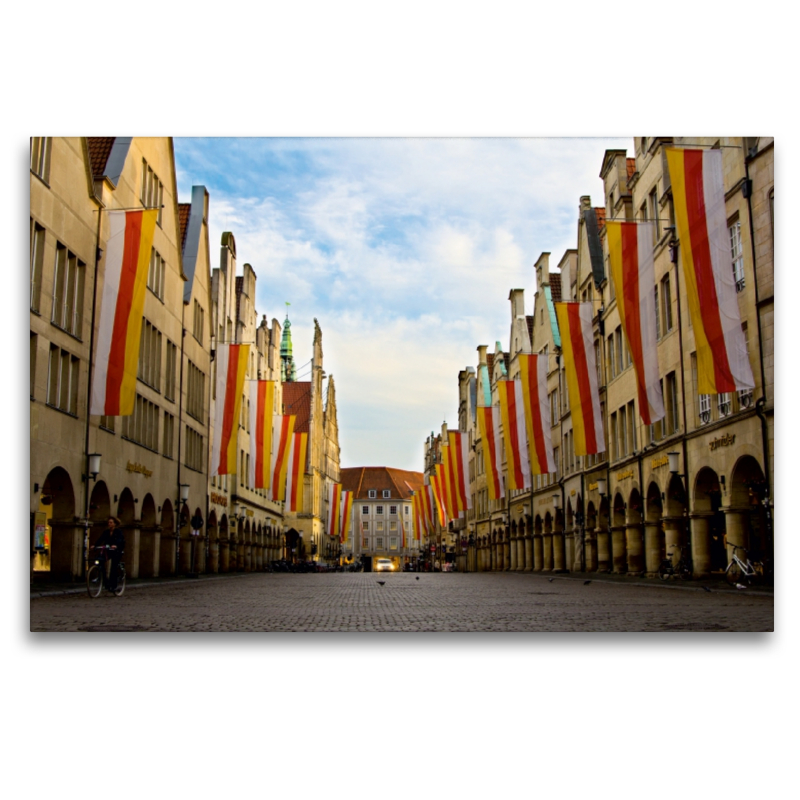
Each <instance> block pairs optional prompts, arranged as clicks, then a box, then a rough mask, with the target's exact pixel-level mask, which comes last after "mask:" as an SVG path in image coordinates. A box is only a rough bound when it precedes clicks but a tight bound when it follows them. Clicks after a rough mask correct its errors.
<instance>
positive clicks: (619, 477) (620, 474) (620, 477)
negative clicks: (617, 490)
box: [617, 469, 633, 481]
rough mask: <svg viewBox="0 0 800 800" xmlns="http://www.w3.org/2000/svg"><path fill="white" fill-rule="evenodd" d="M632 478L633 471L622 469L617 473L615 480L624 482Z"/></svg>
mask: <svg viewBox="0 0 800 800" xmlns="http://www.w3.org/2000/svg"><path fill="white" fill-rule="evenodd" d="M632 477H633V470H632V469H624V470H622V471H621V472H618V473H617V480H618V481H624V480H625V479H626V478H632Z"/></svg>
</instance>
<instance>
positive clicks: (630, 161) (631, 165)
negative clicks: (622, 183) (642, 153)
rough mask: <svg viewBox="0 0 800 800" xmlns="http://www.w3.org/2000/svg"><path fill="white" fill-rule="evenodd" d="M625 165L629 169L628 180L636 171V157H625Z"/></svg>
mask: <svg viewBox="0 0 800 800" xmlns="http://www.w3.org/2000/svg"><path fill="white" fill-rule="evenodd" d="M625 166H626V167H627V169H628V180H630V179H631V175H633V173H634V172H636V159H635V158H626V159H625Z"/></svg>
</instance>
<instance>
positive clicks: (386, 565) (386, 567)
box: [375, 558, 394, 572]
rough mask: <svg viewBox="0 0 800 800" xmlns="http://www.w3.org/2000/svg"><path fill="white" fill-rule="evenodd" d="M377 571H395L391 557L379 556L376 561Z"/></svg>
mask: <svg viewBox="0 0 800 800" xmlns="http://www.w3.org/2000/svg"><path fill="white" fill-rule="evenodd" d="M375 572H394V564H392V559H391V558H379V559H378V560H377V561H376V562H375Z"/></svg>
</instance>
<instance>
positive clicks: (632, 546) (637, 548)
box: [625, 514, 644, 575]
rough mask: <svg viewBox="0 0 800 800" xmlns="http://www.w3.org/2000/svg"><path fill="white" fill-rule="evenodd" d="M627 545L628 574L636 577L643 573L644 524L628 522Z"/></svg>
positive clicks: (626, 530)
mask: <svg viewBox="0 0 800 800" xmlns="http://www.w3.org/2000/svg"><path fill="white" fill-rule="evenodd" d="M637 516H638V514H637ZM625 545H626V548H627V551H628V573H629V574H634V575H635V574H641V573H643V572H644V542H643V540H642V524H641V523H640V522H626V524H625Z"/></svg>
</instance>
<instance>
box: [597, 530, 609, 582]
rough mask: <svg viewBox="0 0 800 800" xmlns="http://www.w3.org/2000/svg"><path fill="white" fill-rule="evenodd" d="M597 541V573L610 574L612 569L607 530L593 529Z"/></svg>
mask: <svg viewBox="0 0 800 800" xmlns="http://www.w3.org/2000/svg"><path fill="white" fill-rule="evenodd" d="M594 530H595V537H596V540H597V571H598V572H611V570H612V568H613V559H612V548H611V532H610V531H609V530H608V528H595V529H594Z"/></svg>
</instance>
